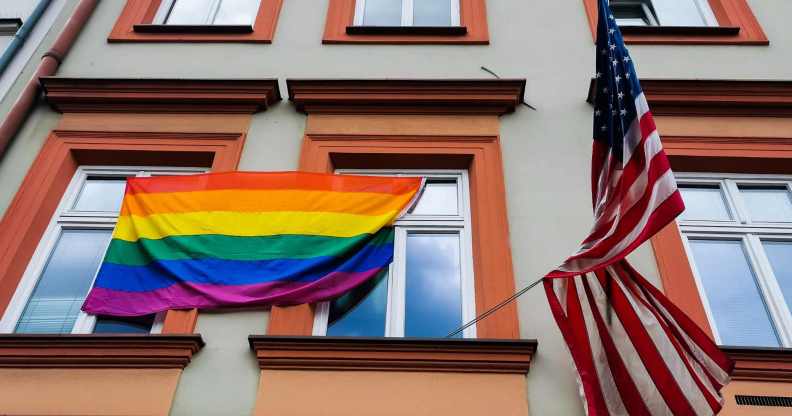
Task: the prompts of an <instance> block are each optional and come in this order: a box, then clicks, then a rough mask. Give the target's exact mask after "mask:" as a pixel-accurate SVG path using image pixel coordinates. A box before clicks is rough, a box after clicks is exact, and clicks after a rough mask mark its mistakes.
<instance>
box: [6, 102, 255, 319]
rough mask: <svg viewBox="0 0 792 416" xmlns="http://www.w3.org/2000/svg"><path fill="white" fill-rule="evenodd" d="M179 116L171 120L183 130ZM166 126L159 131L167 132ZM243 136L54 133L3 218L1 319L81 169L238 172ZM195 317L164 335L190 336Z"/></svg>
mask: <svg viewBox="0 0 792 416" xmlns="http://www.w3.org/2000/svg"><path fill="white" fill-rule="evenodd" d="M178 118H179V117H178V116H175V115H174V116H173V119H174V121H173V122H174V123H176V124H177V125H178V124H179V122H178V121H176V120H175V119H178ZM164 124H166V123H163V124H162V125H160V126H159V127H164ZM244 139H245V134H244V133H236V134H231V133H206V134H197V133H178V132H170V133H166V132H157V133H135V132H88V131H66V130H55V131H53V132H52V133H51V134H50V136H49V137H48V138H47V140H46V142H45V143H44V146H43V148H42V149H41V151H40V152H39V154H38V157H36V159H35V160H34V162H33V165H32V166H31V167H30V169H29V170H28V173H27V175H26V176H25V179H24V180H23V182H22V185H21V186H20V187H19V190H18V191H17V193H16V195H15V197H14V199H13V200H12V202H11V204H10V206H9V207H8V210H7V211H6V213H5V216H4V217H3V219H2V221H0V228H2V229H3V230H4V232H3V233H0V313H2V312H3V311H5V309H6V307H7V306H8V303H9V302H10V300H11V296H13V294H14V292H15V291H16V288H17V285H18V284H19V281H20V279H21V278H22V274H23V273H24V271H25V269H26V268H27V265H28V262H29V261H30V258H31V257H32V256H33V253H34V251H35V249H36V247H37V245H38V243H39V240H40V239H41V236H42V235H43V233H44V231H45V229H46V228H47V225H48V224H49V222H50V219H51V218H52V215H53V214H54V212H55V209H56V207H57V205H58V203H59V201H60V200H61V197H62V195H63V192H64V191H65V190H66V186H67V185H68V184H69V181H70V180H71V178H72V177H73V176H74V173H75V172H76V170H77V168H78V167H79V166H80V165H90V164H92V165H97V164H102V165H114V164H115V165H138V166H139V165H172V166H205V167H209V168H211V169H212V170H214V171H224V170H234V169H236V166H237V164H238V163H239V158H240V156H241V152H242V146H243V145H244ZM196 316H197V315H196V313H195V312H194V311H178V312H176V311H171V312H169V313H168V315H167V316H166V319H165V324H164V328H163V332H164V333H189V332H192V331H193V329H194V328H195V321H196Z"/></svg>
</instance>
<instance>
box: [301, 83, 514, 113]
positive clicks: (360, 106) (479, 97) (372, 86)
mask: <svg viewBox="0 0 792 416" xmlns="http://www.w3.org/2000/svg"><path fill="white" fill-rule="evenodd" d="M286 85H287V88H288V90H289V99H290V100H291V101H293V102H294V104H295V105H296V106H297V110H298V111H301V112H305V113H335V114H348V113H355V114H494V115H502V114H506V113H511V112H513V111H514V108H515V107H516V106H517V105H518V104H520V103H521V102H522V101H523V94H524V92H525V80H524V79H487V80H475V79H471V80H430V79H420V80H418V79H416V80H396V79H394V80H317V79H314V80H307V79H306V80H298V79H290V80H287V81H286Z"/></svg>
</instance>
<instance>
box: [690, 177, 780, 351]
mask: <svg viewBox="0 0 792 416" xmlns="http://www.w3.org/2000/svg"><path fill="white" fill-rule="evenodd" d="M676 177H677V183H678V184H679V185H680V186H684V185H699V184H702V185H715V184H717V185H719V186H720V189H721V192H722V196H723V198H724V202H725V204H726V207H727V209H728V210H729V213H730V215H731V216H732V220H731V221H704V220H683V219H678V220H677V227H678V230H679V233H680V236H681V239H682V245H683V248H684V252H685V254H686V255H687V260H688V263H689V265H690V269H691V272H692V275H693V279H694V282H695V285H696V287H697V288H698V294H699V296H700V297H701V303H702V306H703V308H704V312H705V315H706V317H707V320H708V322H709V325H710V329H711V331H712V335H713V337H714V339H715V342H716V343H718V344H719V345H722V341H721V338H720V334H719V330H718V327H717V325H716V322H715V319H714V314H713V312H712V310H711V308H710V303H709V298H708V295H707V293H706V291H705V290H704V285H703V281H702V278H701V274H700V272H699V271H698V269H697V266H696V263H695V258H694V257H693V251H692V249H691V246H690V242H689V240H690V238H694V239H705V240H720V241H725V240H729V241H740V243H741V245H742V247H743V250H744V251H745V254H746V260H747V262H748V265H749V267H750V268H751V270H752V272H753V274H754V279H755V281H756V284H757V288H758V290H759V294H760V296H761V297H762V300H763V302H764V304H765V307H766V308H767V311H768V315H769V317H770V320H771V323H772V325H773V328H774V329H775V331H776V335H777V337H778V340H779V343H780V344H781V347H786V348H789V347H792V312H791V311H790V308H792V305H789V304H788V303H787V301H786V299H785V298H784V294H783V292H782V291H781V286H780V284H779V282H778V279H777V278H776V277H775V273H774V271H773V268H772V265H771V264H770V260H769V259H768V258H767V255H766V254H765V251H764V249H763V248H762V241H790V242H792V222H790V223H783V222H752V221H751V220H750V217H749V215H748V211H747V209H746V207H745V206H744V204H743V202H742V198H741V197H739V196H738V195H739V192H740V191H739V188H738V186H739V185H743V184H748V185H758V186H769V187H775V186H779V185H785V186H786V188H787V191H788V192H790V193H791V194H792V175H759V174H724V173H720V174H718V173H686V172H684V173H683V172H680V173H676Z"/></svg>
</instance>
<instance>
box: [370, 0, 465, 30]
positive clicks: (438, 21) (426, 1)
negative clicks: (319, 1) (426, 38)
mask: <svg viewBox="0 0 792 416" xmlns="http://www.w3.org/2000/svg"><path fill="white" fill-rule="evenodd" d="M355 26H459V0H357V1H356V2H355Z"/></svg>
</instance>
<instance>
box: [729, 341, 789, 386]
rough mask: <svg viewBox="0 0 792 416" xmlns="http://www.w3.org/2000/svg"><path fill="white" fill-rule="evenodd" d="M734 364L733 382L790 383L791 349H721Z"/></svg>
mask: <svg viewBox="0 0 792 416" xmlns="http://www.w3.org/2000/svg"><path fill="white" fill-rule="evenodd" d="M721 349H722V350H723V351H724V352H725V353H726V355H728V356H729V358H731V359H732V360H733V361H734V362H735V366H734V373H733V374H732V378H733V379H734V380H757V381H787V382H792V348H743V347H722V348H721Z"/></svg>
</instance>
